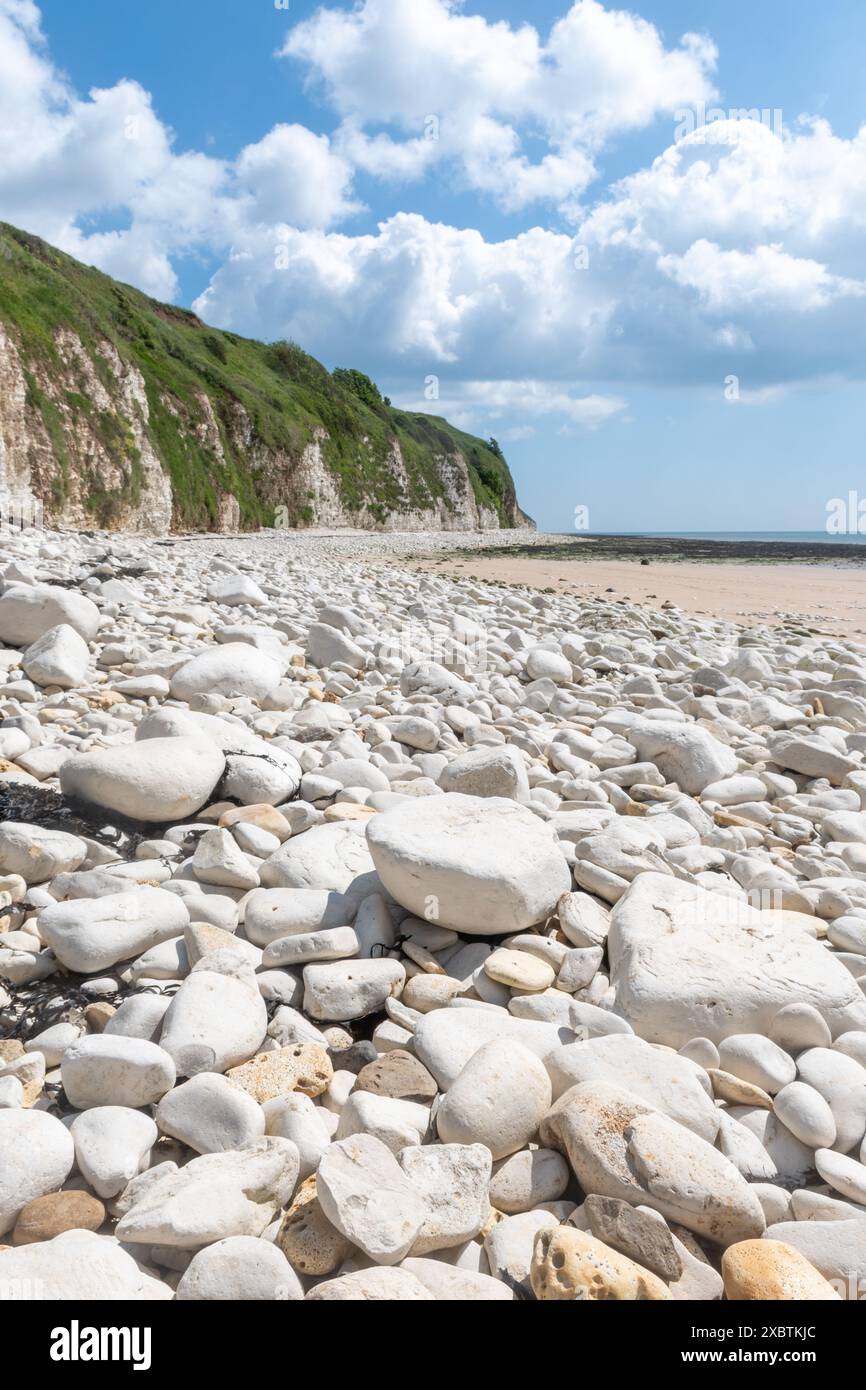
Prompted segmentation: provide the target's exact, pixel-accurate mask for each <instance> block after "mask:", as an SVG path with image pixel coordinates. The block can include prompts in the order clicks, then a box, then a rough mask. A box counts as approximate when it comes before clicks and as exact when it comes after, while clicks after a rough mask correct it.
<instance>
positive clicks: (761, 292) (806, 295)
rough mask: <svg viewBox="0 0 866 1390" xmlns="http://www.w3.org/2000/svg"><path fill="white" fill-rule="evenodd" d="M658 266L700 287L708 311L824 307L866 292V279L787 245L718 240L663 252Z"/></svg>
mask: <svg viewBox="0 0 866 1390" xmlns="http://www.w3.org/2000/svg"><path fill="white" fill-rule="evenodd" d="M658 268H659V270H661V271H662V273H663V274H665V275H669V276H670V278H671V279H672V280H674V281H676V283H677V284H678V285H685V286H687V287H688V288H689V289H694V290H697V292H698V294H699V295H700V297H701V300H702V302H703V303H704V304H705V305H706V307H707V308H708V309H712V310H715V311H720V312H727V311H729V310H731V309H738V308H740V309H741V308H752V307H753V306H756V307H759V308H771V309H789V310H793V311H794V312H795V313H797V312H800V313H802V312H805V311H807V310H810V309H824V308H826V306H827V305H828V304H831V303H832V302H833V300H834V299H838V298H841V297H843V296H845V295H862V294H863V293H864V292H866V283H864V282H863V281H862V280H850V279H848V278H847V277H845V276H842V275H831V274H830V272H829V271H828V270H827V267H826V266H824V265H821V264H820V262H819V261H813V260H807V259H805V258H803V257H798V256H791V255H789V254H788V253H787V252H786V251H783V250H782V248H781V246H779V245H773V246H757V247H756V248H755V250H754V251H723V250H722V248H721V247H720V246H717V245H716V243H715V242H713V241H707V240H706V239H705V238H703V237H702V238H701V239H700V240H699V241H695V242H693V243H692V245H691V246H690V247H689V249H688V251H686V253H685V255H682V256H675V255H668V256H660V257H659V259H658Z"/></svg>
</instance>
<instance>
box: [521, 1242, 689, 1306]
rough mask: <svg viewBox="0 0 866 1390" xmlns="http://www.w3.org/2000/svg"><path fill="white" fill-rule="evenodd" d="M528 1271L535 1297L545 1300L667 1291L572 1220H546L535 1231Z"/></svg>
mask: <svg viewBox="0 0 866 1390" xmlns="http://www.w3.org/2000/svg"><path fill="white" fill-rule="evenodd" d="M529 1277H530V1282H531V1284H532V1291H533V1293H534V1294H535V1297H536V1298H538V1299H542V1300H544V1301H548V1302H549V1301H551V1300H557V1299H558V1300H560V1301H563V1300H568V1301H571V1302H575V1301H581V1300H588V1301H591V1302H600V1301H602V1300H608V1299H609V1300H621V1301H625V1302H632V1303H634V1302H636V1301H640V1300H647V1299H650V1300H654V1301H664V1300H666V1299H670V1298H671V1297H672V1295H671V1292H670V1290H669V1289H668V1286H667V1284H665V1283H663V1282H662V1280H661V1279H659V1278H658V1276H657V1275H655V1274H651V1273H650V1271H649V1270H648V1269H642V1268H641V1266H640V1265H638V1264H635V1262H634V1260H630V1259H628V1257H627V1256H626V1255H621V1254H620V1253H619V1251H618V1250H611V1248H610V1246H608V1245H605V1244H604V1243H603V1242H602V1241H600V1240H596V1238H595V1236H591V1235H589V1234H588V1233H587V1232H586V1231H578V1230H577V1229H576V1228H574V1227H572V1226H549V1227H546V1228H545V1229H544V1230H542V1231H539V1232H538V1234H537V1236H536V1237H535V1246H534V1249H533V1252H532V1265H531V1267H530V1271H529Z"/></svg>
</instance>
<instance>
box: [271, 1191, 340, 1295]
mask: <svg viewBox="0 0 866 1390" xmlns="http://www.w3.org/2000/svg"><path fill="white" fill-rule="evenodd" d="M277 1245H278V1246H279V1248H280V1249H281V1250H282V1252H283V1254H284V1255H285V1257H286V1259H287V1260H288V1262H289V1264H290V1265H291V1266H292V1268H293V1269H295V1270H297V1272H298V1274H305V1275H308V1276H310V1277H313V1278H320V1277H321V1276H322V1275H324V1274H333V1272H334V1270H335V1269H339V1267H340V1265H341V1264H342V1263H343V1261H344V1260H346V1259H348V1257H349V1255H351V1254H352V1253H353V1251H354V1249H355V1247H354V1245H353V1244H352V1242H351V1241H350V1240H347V1239H346V1237H345V1236H344V1235H343V1233H342V1232H341V1231H338V1230H337V1228H336V1226H332V1225H331V1223H330V1221H329V1220H328V1218H327V1217H326V1215H325V1213H324V1212H323V1211H322V1208H321V1206H320V1204H319V1199H318V1197H317V1196H316V1178H315V1174H313V1176H312V1177H309V1178H307V1180H306V1182H302V1183H301V1185H300V1187H299V1188H298V1190H297V1192H296V1193H295V1199H294V1201H293V1202H292V1205H291V1206H290V1207H289V1210H288V1211H287V1212H286V1214H285V1216H284V1217H283V1223H282V1225H281V1226H280V1229H279V1231H278V1233H277Z"/></svg>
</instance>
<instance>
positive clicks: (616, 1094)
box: [541, 1081, 765, 1245]
mask: <svg viewBox="0 0 866 1390" xmlns="http://www.w3.org/2000/svg"><path fill="white" fill-rule="evenodd" d="M541 1140H542V1143H544V1144H548V1145H551V1146H552V1147H554V1148H558V1149H560V1150H561V1151H562V1152H563V1153H565V1154H566V1156H567V1158H568V1161H569V1163H570V1164H571V1167H572V1169H573V1171H574V1174H575V1177H576V1178H577V1180H578V1182H579V1183H580V1185H581V1187H582V1188H583V1190H584V1192H585V1193H587V1195H589V1194H590V1193H598V1194H600V1195H601V1196H602V1197H618V1198H620V1199H621V1200H622V1201H625V1202H628V1203H629V1204H630V1205H631V1206H648V1207H652V1208H654V1210H656V1211H658V1212H661V1214H662V1216H664V1217H665V1218H666V1219H667V1220H668V1221H676V1222H677V1223H678V1224H679V1225H681V1226H685V1227H686V1228H687V1229H688V1230H690V1231H694V1232H695V1234H696V1235H701V1236H706V1237H707V1238H708V1239H709V1240H713V1241H716V1242H717V1243H718V1244H719V1245H730V1244H732V1243H733V1242H734V1241H739V1240H750V1239H753V1238H757V1237H759V1236H761V1235H762V1234H763V1231H764V1226H765V1221H764V1213H763V1209H762V1207H761V1204H760V1202H759V1201H758V1198H757V1196H756V1194H755V1193H754V1191H753V1190H752V1188H751V1187H749V1185H748V1183H747V1182H746V1181H745V1179H744V1178H743V1177H742V1176H741V1175H740V1174H739V1173H738V1171H737V1169H736V1168H735V1167H734V1165H733V1163H731V1162H730V1160H729V1159H727V1158H725V1157H724V1155H723V1154H720V1153H719V1151H718V1150H717V1149H714V1148H713V1147H712V1145H711V1144H708V1143H707V1142H706V1140H705V1139H701V1138H699V1137H698V1135H696V1134H694V1133H693V1132H692V1130H690V1129H686V1128H685V1126H684V1125H680V1124H677V1122H676V1121H675V1120H672V1119H670V1117H669V1116H667V1115H663V1114H662V1112H661V1111H660V1110H656V1109H654V1108H653V1107H652V1106H650V1105H647V1104H645V1102H643V1101H641V1100H638V1098H637V1097H636V1096H633V1095H632V1094H631V1093H630V1092H629V1091H627V1090H625V1089H624V1088H622V1087H620V1086H612V1085H610V1083H608V1082H606V1081H585V1082H583V1083H581V1084H580V1085H578V1086H573V1087H572V1088H571V1090H570V1091H566V1092H565V1095H563V1096H561V1097H560V1098H559V1100H558V1101H557V1102H556V1103H555V1105H554V1106H553V1108H552V1109H551V1111H550V1112H549V1114H548V1115H547V1116H546V1118H545V1120H544V1122H543V1124H542V1126H541Z"/></svg>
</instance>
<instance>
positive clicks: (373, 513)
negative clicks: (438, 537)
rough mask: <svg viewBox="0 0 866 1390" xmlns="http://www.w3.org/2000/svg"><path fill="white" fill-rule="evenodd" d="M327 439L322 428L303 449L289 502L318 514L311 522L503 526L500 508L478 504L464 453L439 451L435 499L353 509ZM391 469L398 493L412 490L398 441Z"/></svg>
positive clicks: (405, 527)
mask: <svg viewBox="0 0 866 1390" xmlns="http://www.w3.org/2000/svg"><path fill="white" fill-rule="evenodd" d="M325 439H327V435H326V434H325V432H324V431H320V432H318V434H317V437H316V438H315V439H314V440H313V441H312V442H311V443H310V444H308V445H307V446H306V448H305V449H304V451H303V453H302V454H301V458H300V462H299V464H298V466H297V469H296V473H295V477H294V478H293V484H294V486H293V489H292V498H291V503H287V504H286V505H287V506H289V507H290V511H292V510H294V512H295V514H297V513H298V512H303V509H306V510H308V511H309V512H312V513H313V516H314V518H315V520H314V521H313V520H312V519H311V520H310V524H315V525H317V526H357V527H362V528H363V529H365V530H368V529H369V530H383V531H496V530H498V529H499V517H498V516H497V514H496V512H495V511H494V510H493V509H492V508H488V507H479V506H478V505H477V503H476V501H475V496H474V493H473V490H472V482H471V480H470V477H469V469H468V467H467V465H466V461H465V459H464V458H463V456H462V455H461V454H451V455H438V456H437V458H436V465H437V468H438V470H439V476H440V478H441V480H442V483H443V488H444V496H443V497H440V498H437V499H436V501H435V505H433V506H430V507H423V508H422V507H411V508H407V509H403V508H400V509H399V510H397V509H394V510H392V511H383V510H380V509H379V508H377V507H376V506H375V504H369V503H365V504H364V505H363V506H362V507H361V508H360V510H359V511H353V510H352V509H351V508H349V507H348V506H347V505H346V502H345V501H344V499H343V498H342V496H341V495H340V489H339V483H338V480H337V478H336V477H335V475H334V473H333V472H332V470H331V469H330V468H329V467H328V465H327V463H326V461H325V458H324V456H323V453H322V443H323V442H324V440H325ZM388 470H389V472H390V474H391V476H392V478H393V480H394V494H395V496H398V497H399V496H403V497H407V496H409V495H411V481H410V479H409V475H408V473H407V471H406V464H405V461H404V459H403V454H402V451H401V449H400V445H399V444H398V443H397V442H396V441H395V443H394V447H393V448H392V450H391V453H390V456H389V459H388ZM291 504H294V506H293V507H292V505H291ZM304 514H305V513H304Z"/></svg>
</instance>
